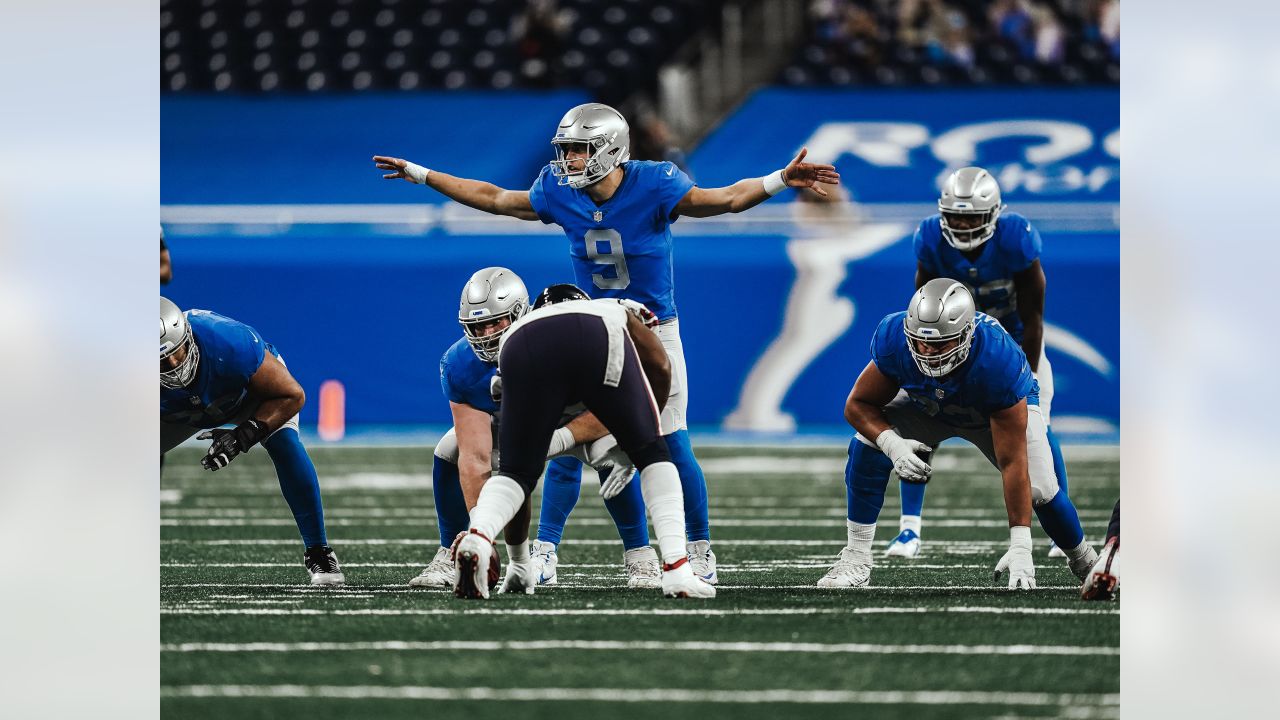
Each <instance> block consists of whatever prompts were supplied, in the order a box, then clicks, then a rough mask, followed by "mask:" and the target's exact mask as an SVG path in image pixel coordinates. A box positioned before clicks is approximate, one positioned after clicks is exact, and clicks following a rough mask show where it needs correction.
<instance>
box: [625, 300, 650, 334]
mask: <svg viewBox="0 0 1280 720" xmlns="http://www.w3.org/2000/svg"><path fill="white" fill-rule="evenodd" d="M618 304H619V305H621V306H622V307H624V308H626V309H627V312H629V313H631V314H632V315H635V316H636V319H637V320H639V321H640V322H642V323H644V326H645V327H647V328H649V329H650V330H652V329H654V328H656V327H658V316H657V315H654V314H653V311H651V310H650V309H649V308H647V307H645V306H644V305H642V304H640V303H638V302H636V301H635V300H628V299H627V298H618Z"/></svg>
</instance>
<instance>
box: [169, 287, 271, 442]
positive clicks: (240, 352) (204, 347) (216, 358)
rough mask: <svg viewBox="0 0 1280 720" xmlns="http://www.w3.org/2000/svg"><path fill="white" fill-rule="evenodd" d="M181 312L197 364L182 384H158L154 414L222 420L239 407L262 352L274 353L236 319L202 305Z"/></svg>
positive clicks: (198, 423) (212, 423)
mask: <svg viewBox="0 0 1280 720" xmlns="http://www.w3.org/2000/svg"><path fill="white" fill-rule="evenodd" d="M186 315H187V321H188V322H190V323H191V335H192V337H193V338H194V339H195V343H196V347H198V348H199V349H200V364H199V365H198V366H197V368H196V376H195V379H194V380H192V382H191V384H190V385H188V386H187V387H185V388H180V389H178V390H170V389H169V388H166V387H161V388H160V419H161V420H162V421H164V422H170V423H181V424H183V425H189V426H191V427H199V428H214V427H218V426H219V425H225V424H226V423H228V422H231V420H232V419H233V418H234V417H235V416H236V414H237V413H239V412H240V411H241V409H243V404H244V401H245V398H246V397H248V386H249V378H251V377H253V374H254V373H256V372H257V371H258V368H259V367H261V366H262V359H263V358H264V357H265V354H266V353H268V352H269V353H271V354H272V355H274V356H276V357H280V353H278V352H276V349H275V347H273V346H272V345H271V343H268V342H266V341H265V340H263V339H262V336H260V335H259V334H258V331H257V330H254V329H253V328H251V327H249V326H248V325H245V324H244V323H242V322H237V321H235V320H232V319H231V318H229V317H225V316H223V315H219V314H218V313H215V312H210V311H208V310H188V311H187V313H186Z"/></svg>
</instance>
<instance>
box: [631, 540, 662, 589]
mask: <svg viewBox="0 0 1280 720" xmlns="http://www.w3.org/2000/svg"><path fill="white" fill-rule="evenodd" d="M622 564H623V566H624V567H625V568H626V570H627V587H629V588H631V589H633V590H657V589H658V588H661V587H662V564H661V563H659V562H658V553H657V551H656V550H654V549H653V548H652V547H651V546H649V545H645V546H644V547H638V548H636V549H634V550H628V551H626V552H624V553H622Z"/></svg>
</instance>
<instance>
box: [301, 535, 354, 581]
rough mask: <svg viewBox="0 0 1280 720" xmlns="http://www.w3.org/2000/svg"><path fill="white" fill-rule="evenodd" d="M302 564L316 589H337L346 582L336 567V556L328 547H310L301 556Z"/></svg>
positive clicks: (339, 567)
mask: <svg viewBox="0 0 1280 720" xmlns="http://www.w3.org/2000/svg"><path fill="white" fill-rule="evenodd" d="M302 564H303V565H304V566H306V568H307V574H308V575H310V576H311V584H312V585H314V586H317V587H339V586H341V585H343V584H345V583H346V582H347V579H346V578H345V577H344V576H343V575H342V567H341V566H339V565H338V556H337V555H335V554H334V553H333V548H331V547H329V546H328V545H312V546H311V547H309V548H307V550H306V552H305V553H303V554H302Z"/></svg>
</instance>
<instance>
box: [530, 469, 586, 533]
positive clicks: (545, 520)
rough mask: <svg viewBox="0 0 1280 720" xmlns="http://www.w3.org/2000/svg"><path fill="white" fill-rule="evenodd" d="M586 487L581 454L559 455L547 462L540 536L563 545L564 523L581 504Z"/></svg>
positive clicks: (539, 515) (540, 514) (539, 521)
mask: <svg viewBox="0 0 1280 720" xmlns="http://www.w3.org/2000/svg"><path fill="white" fill-rule="evenodd" d="M581 487H582V463H581V462H580V461H579V460H578V459H577V458H572V457H558V458H556V459H555V460H552V461H551V462H550V463H549V464H548V465H547V478H546V482H544V483H543V484H542V509H541V510H540V511H539V512H538V539H539V540H541V541H542V542H549V543H551V544H552V545H559V544H560V538H561V536H562V535H564V524H565V522H566V521H568V519H569V513H571V512H573V506H574V505H577V504H578V492H579V490H580V489H581Z"/></svg>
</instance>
